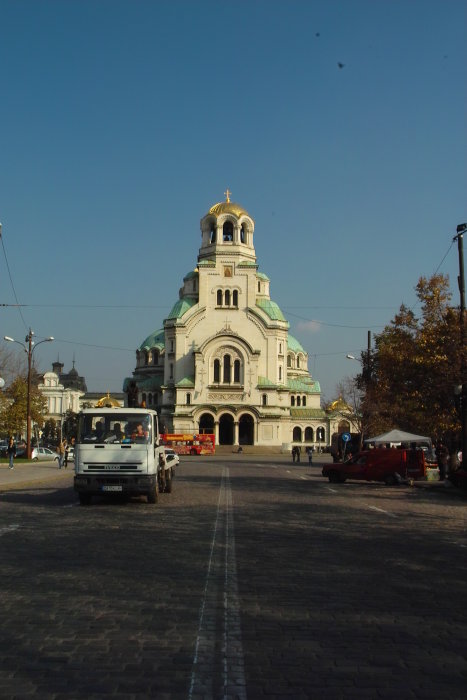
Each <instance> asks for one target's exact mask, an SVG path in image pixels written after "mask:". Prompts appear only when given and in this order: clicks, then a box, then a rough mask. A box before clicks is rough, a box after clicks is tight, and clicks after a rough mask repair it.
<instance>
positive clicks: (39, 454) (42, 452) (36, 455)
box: [31, 447, 58, 462]
mask: <svg viewBox="0 0 467 700" xmlns="http://www.w3.org/2000/svg"><path fill="white" fill-rule="evenodd" d="M31 459H32V461H33V462H37V461H38V460H43V459H47V460H49V462H50V461H53V460H55V459H57V460H58V454H57V453H56V452H54V451H53V450H50V449H49V448H48V447H35V448H34V449H33V451H32V453H31Z"/></svg>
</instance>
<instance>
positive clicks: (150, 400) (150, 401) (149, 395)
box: [148, 394, 152, 406]
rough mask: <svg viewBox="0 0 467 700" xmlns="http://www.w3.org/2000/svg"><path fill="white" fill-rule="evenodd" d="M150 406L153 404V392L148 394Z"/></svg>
mask: <svg viewBox="0 0 467 700" xmlns="http://www.w3.org/2000/svg"><path fill="white" fill-rule="evenodd" d="M148 406H152V394H148Z"/></svg>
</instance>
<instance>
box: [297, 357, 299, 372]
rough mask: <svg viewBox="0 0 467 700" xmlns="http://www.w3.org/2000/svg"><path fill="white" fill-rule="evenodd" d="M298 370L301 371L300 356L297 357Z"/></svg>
mask: <svg viewBox="0 0 467 700" xmlns="http://www.w3.org/2000/svg"><path fill="white" fill-rule="evenodd" d="M297 369H300V355H299V356H298V357H297Z"/></svg>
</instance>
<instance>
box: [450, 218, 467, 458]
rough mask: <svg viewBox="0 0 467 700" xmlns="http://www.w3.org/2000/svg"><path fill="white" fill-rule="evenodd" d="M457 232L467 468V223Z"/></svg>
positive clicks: (462, 400) (462, 396) (463, 435)
mask: <svg viewBox="0 0 467 700" xmlns="http://www.w3.org/2000/svg"><path fill="white" fill-rule="evenodd" d="M456 230H457V234H456V235H455V236H454V238H453V241H456V240H457V248H458V251H459V277H458V282H459V293H460V301H461V305H460V313H459V325H460V351H461V405H460V409H461V426H462V443H461V449H462V467H463V468H464V469H467V362H466V358H465V278H464V242H463V238H464V233H465V232H466V231H467V224H459V226H458V227H457V229H456Z"/></svg>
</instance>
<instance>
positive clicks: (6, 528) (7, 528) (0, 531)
mask: <svg viewBox="0 0 467 700" xmlns="http://www.w3.org/2000/svg"><path fill="white" fill-rule="evenodd" d="M18 528H19V525H5V526H4V527H0V537H1V536H2V535H6V534H7V532H13V531H14V530H18Z"/></svg>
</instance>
